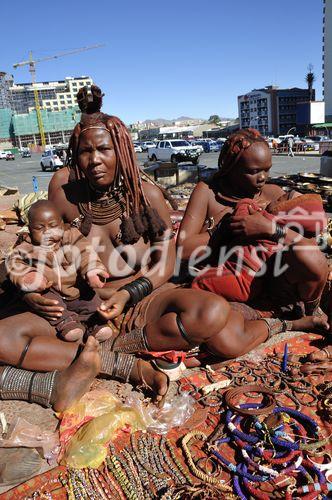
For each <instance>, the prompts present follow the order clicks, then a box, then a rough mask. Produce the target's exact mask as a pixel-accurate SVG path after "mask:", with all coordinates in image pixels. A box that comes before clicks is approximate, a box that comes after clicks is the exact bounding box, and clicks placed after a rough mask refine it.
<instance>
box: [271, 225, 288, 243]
mask: <svg viewBox="0 0 332 500" xmlns="http://www.w3.org/2000/svg"><path fill="white" fill-rule="evenodd" d="M285 236H286V227H285V226H282V225H281V224H276V230H275V233H274V234H273V235H272V240H273V241H276V242H277V243H278V241H279V240H281V239H284V238H285Z"/></svg>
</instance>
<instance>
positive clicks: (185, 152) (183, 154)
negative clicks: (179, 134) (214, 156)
mask: <svg viewBox="0 0 332 500" xmlns="http://www.w3.org/2000/svg"><path fill="white" fill-rule="evenodd" d="M200 154H202V151H201V149H200V148H199V147H196V146H192V145H191V144H189V142H187V141H184V140H181V139H173V140H169V141H159V142H158V144H157V146H156V147H153V148H149V149H148V158H149V160H151V161H171V162H172V163H180V162H181V161H191V162H192V163H193V165H197V163H198V159H199V155H200Z"/></svg>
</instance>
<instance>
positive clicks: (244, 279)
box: [192, 191, 327, 302]
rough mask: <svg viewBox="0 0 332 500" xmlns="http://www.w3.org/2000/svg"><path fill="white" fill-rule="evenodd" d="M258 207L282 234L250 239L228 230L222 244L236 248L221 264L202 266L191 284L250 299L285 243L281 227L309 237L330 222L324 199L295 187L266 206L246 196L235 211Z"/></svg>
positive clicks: (251, 210)
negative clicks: (304, 192)
mask: <svg viewBox="0 0 332 500" xmlns="http://www.w3.org/2000/svg"><path fill="white" fill-rule="evenodd" d="M255 211H259V212H260V213H261V214H262V215H263V216H264V217H266V218H267V219H269V220H273V221H274V222H275V223H276V224H277V226H279V229H278V236H279V237H278V238H276V239H275V240H273V239H270V240H268V239H264V240H263V239H256V240H255V241H252V242H251V241H250V240H243V238H239V237H236V238H234V237H232V234H231V232H229V233H228V236H229V239H228V240H227V241H226V239H225V238H224V239H223V244H224V245H225V246H226V247H227V249H232V248H234V249H235V250H234V252H233V253H231V254H230V255H229V257H228V258H227V260H225V262H223V263H222V264H221V265H219V266H218V267H211V268H209V269H208V270H203V271H202V273H200V274H199V275H198V276H197V277H196V278H195V279H194V281H193V283H192V288H196V289H203V290H207V291H210V292H214V293H216V294H218V295H222V296H223V297H224V298H225V299H227V300H230V301H235V302H248V301H250V300H252V299H254V298H255V297H256V296H257V295H259V294H260V293H261V292H262V286H264V284H263V282H262V281H261V280H259V279H258V280H257V279H255V278H256V277H257V275H259V274H260V271H261V270H262V268H263V266H264V264H265V263H266V262H267V261H268V259H269V258H270V257H271V256H272V255H274V254H275V253H276V252H278V251H280V250H281V249H282V247H283V230H282V228H283V227H285V226H287V227H290V228H291V229H293V230H295V231H298V232H299V233H301V234H302V235H303V236H305V237H307V238H312V237H314V236H316V235H317V234H319V233H320V232H321V231H322V230H323V229H324V227H326V223H327V219H326V214H325V212H324V208H323V203H322V199H321V197H320V196H319V195H317V194H305V195H301V194H299V193H297V192H296V191H292V192H291V193H287V194H284V195H282V196H281V197H280V198H279V199H277V200H276V201H274V202H271V203H270V204H269V205H268V206H267V207H266V209H265V210H264V209H262V208H261V207H260V206H259V205H258V204H257V203H256V202H255V201H254V200H252V199H249V198H245V199H243V200H241V201H240V202H238V203H237V204H236V207H235V210H234V212H233V215H236V216H246V215H249V214H252V213H254V212H255ZM277 226H276V227H277ZM217 231H218V226H217V228H216V232H217ZM212 237H213V235H212ZM217 237H218V235H217ZM254 280H255V281H254Z"/></svg>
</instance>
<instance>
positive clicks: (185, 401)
mask: <svg viewBox="0 0 332 500" xmlns="http://www.w3.org/2000/svg"><path fill="white" fill-rule="evenodd" d="M194 412H195V400H194V398H193V397H191V396H190V395H189V394H188V393H182V394H179V395H177V396H174V397H173V398H172V399H170V400H168V401H166V402H165V404H164V406H163V407H162V408H161V409H159V408H158V407H156V406H154V405H151V406H150V408H149V417H150V419H152V422H151V423H150V424H149V425H148V431H149V432H156V433H157V434H167V432H168V431H169V430H171V429H173V427H180V426H181V425H183V424H184V423H185V422H186V421H187V420H188V419H189V418H190V417H191V416H192V415H193V414H194Z"/></svg>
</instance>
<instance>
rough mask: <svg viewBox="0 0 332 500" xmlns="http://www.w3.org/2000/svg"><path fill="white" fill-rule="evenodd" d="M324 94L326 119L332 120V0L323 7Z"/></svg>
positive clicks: (327, 1) (327, 0)
mask: <svg viewBox="0 0 332 500" xmlns="http://www.w3.org/2000/svg"><path fill="white" fill-rule="evenodd" d="M323 96H324V101H325V121H326V122H332V0H324V8H323Z"/></svg>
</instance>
